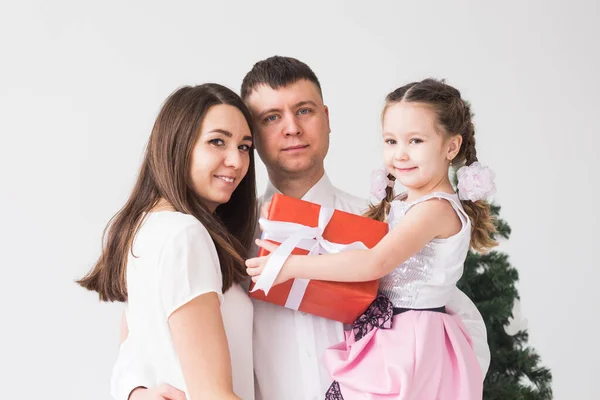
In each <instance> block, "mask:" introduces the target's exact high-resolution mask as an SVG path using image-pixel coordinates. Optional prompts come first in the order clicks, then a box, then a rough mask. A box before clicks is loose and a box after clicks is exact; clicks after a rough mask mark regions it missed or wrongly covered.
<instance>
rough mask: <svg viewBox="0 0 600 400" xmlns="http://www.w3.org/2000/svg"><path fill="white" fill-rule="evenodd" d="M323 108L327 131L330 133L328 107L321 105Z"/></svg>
mask: <svg viewBox="0 0 600 400" xmlns="http://www.w3.org/2000/svg"><path fill="white" fill-rule="evenodd" d="M323 108H324V109H325V118H326V119H327V130H328V131H329V132H327V133H331V125H329V107H327V106H326V105H323Z"/></svg>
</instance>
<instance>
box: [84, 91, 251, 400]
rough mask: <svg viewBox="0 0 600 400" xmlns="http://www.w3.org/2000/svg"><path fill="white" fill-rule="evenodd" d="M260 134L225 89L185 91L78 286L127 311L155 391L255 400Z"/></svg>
mask: <svg viewBox="0 0 600 400" xmlns="http://www.w3.org/2000/svg"><path fill="white" fill-rule="evenodd" d="M251 126H252V124H251V117H250V114H249V112H248V110H247V109H246V107H245V106H244V104H243V102H242V100H241V99H240V98H239V97H238V96H237V95H236V94H235V93H234V92H232V91H231V90H229V89H227V88H225V87H223V86H221V85H217V84H204V85H200V86H195V87H183V88H181V89H179V90H177V91H175V92H174V93H173V94H172V95H171V96H170V97H169V98H168V99H167V100H166V102H165V103H164V105H163V107H162V109H161V111H160V113H159V115H158V117H157V119H156V122H155V124H154V128H153V130H152V134H151V135H150V141H149V143H148V147H147V150H146V154H145V156H144V160H143V163H142V167H141V171H140V174H139V177H138V179H137V182H136V184H135V187H134V189H133V192H132V193H131V196H130V197H129V200H128V201H127V203H126V204H125V206H124V207H123V208H122V209H121V211H119V212H118V213H117V214H116V215H115V216H114V217H113V219H112V220H111V222H110V223H109V225H108V226H107V229H106V231H105V243H104V246H103V249H102V254H101V255H100V258H99V259H98V261H97V263H96V265H95V266H94V267H93V268H92V270H91V271H90V272H89V273H88V275H87V276H86V277H84V278H83V279H81V280H80V281H78V283H79V284H80V285H82V286H83V287H85V288H86V289H89V290H94V291H97V292H98V294H99V296H100V299H101V300H103V301H126V302H127V307H126V313H127V315H126V318H124V319H123V321H124V326H123V327H122V330H123V331H124V332H123V335H122V337H127V339H126V341H125V343H124V346H125V345H126V346H131V347H133V348H136V351H138V353H137V354H140V353H142V354H144V364H145V365H146V366H150V367H151V368H152V371H151V374H150V375H151V376H153V377H154V378H155V381H154V382H150V383H151V384H153V385H154V386H156V385H159V384H162V383H168V384H170V385H172V386H174V387H179V388H183V389H184V390H185V394H186V396H187V399H188V400H196V399H206V398H219V399H239V398H243V399H253V398H254V387H253V385H254V378H253V371H252V303H251V301H250V299H249V298H248V296H247V295H246V293H245V292H244V290H243V289H242V288H241V286H240V282H241V281H242V280H243V279H244V277H245V276H246V275H245V272H244V271H245V267H244V255H245V249H246V248H248V247H249V245H250V243H251V240H252V237H253V233H254V226H255V225H254V224H255V221H256V190H255V174H254V151H253V148H252V132H251V128H250V127H251ZM122 350H123V347H122ZM132 389H133V388H132ZM134 393H135V391H134ZM132 398H133V396H132Z"/></svg>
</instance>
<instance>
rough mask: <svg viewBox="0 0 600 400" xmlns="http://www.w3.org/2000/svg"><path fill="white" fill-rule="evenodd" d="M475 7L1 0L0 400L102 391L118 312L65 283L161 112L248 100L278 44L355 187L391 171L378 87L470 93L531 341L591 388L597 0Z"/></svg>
mask: <svg viewBox="0 0 600 400" xmlns="http://www.w3.org/2000/svg"><path fill="white" fill-rule="evenodd" d="M482 3H483V2H476V1H471V2H464V1H462V2H446V1H444V2H442V1H439V2H432V1H419V2H400V1H380V2H364V1H356V2H340V1H328V2H325V1H323V2H311V1H304V2H293V3H292V2H270V3H267V2H241V1H240V2H239V4H238V3H232V2H217V1H213V2H204V3H203V2H200V1H196V2H192V1H190V2H182V1H171V2H158V1H138V2H127V1H114V0H109V1H103V2H91V1H65V0H62V1H61V0H57V1H52V2H46V1H41V0H40V1H32V0H25V1H19V2H18V3H17V2H14V3H13V2H10V1H8V0H2V2H1V6H0V58H1V61H0V134H1V141H0V177H1V181H0V182H1V185H0V193H1V196H0V212H1V213H2V217H1V218H0V249H1V250H0V267H1V272H2V275H1V278H0V307H1V318H2V319H1V320H2V326H1V328H0V380H1V382H2V385H1V395H0V397H1V398H3V399H12V398H19V399H91V400H96V399H98V400H99V399H108V398H109V393H108V391H109V376H110V370H111V367H112V364H113V361H114V360H115V357H116V353H117V345H118V321H119V314H120V310H121V307H120V306H119V305H116V304H109V305H107V304H100V303H99V302H98V301H97V297H96V296H94V295H93V294H92V293H88V292H86V291H84V290H83V289H81V288H79V287H78V286H76V285H75V284H74V283H73V280H74V279H75V278H77V277H80V276H82V275H83V274H84V273H85V272H86V271H87V270H88V268H89V267H90V266H91V264H92V262H93V261H94V259H95V257H97V255H98V254H99V249H100V239H101V234H102V230H103V228H104V226H105V224H106V222H107V220H108V219H109V218H110V217H111V216H112V215H113V214H114V212H115V211H117V209H118V208H119V207H120V205H122V204H123V202H124V200H125V199H126V197H127V195H128V193H129V190H130V188H131V185H132V182H133V181H134V178H135V176H136V173H137V168H138V166H139V163H140V159H141V154H142V150H143V147H144V145H145V142H146V139H147V137H148V135H149V132H150V128H151V126H152V124H153V121H154V117H155V115H156V113H157V111H158V109H159V106H160V104H161V102H162V101H163V100H164V98H165V97H166V96H167V95H168V94H169V93H170V92H171V91H173V90H174V89H175V88H176V87H178V86H180V85H183V84H196V83H202V82H207V81H216V82H219V83H223V84H225V85H228V86H229V87H231V88H233V89H234V90H236V91H238V90H239V85H240V83H241V80H242V77H243V76H244V74H245V73H246V72H247V71H248V70H249V69H250V68H251V67H252V65H253V63H254V62H256V61H258V60H260V59H263V58H266V57H268V56H271V55H274V54H280V55H289V56H294V57H297V58H299V59H301V60H303V61H305V62H306V63H308V64H309V65H310V66H311V67H312V68H313V69H314V71H315V72H316V73H317V75H318V76H319V78H320V80H321V83H322V86H323V90H324V96H325V101H326V103H327V104H328V105H329V107H330V112H331V123H332V128H333V132H332V144H331V149H330V154H329V156H328V158H327V164H326V167H327V170H328V173H329V175H330V177H331V179H332V181H333V182H334V183H335V184H336V185H338V186H339V187H341V188H343V189H345V190H347V191H349V192H352V193H354V194H357V195H363V196H364V195H366V193H367V191H368V186H369V174H370V170H371V169H372V168H373V167H375V166H377V165H378V164H379V163H380V144H379V140H378V135H379V116H380V111H381V107H382V105H383V98H384V96H385V95H386V94H387V92H389V91H390V90H392V89H394V88H396V87H397V86H400V85H401V84H404V83H406V82H408V81H412V80H417V79H422V78H425V77H429V76H434V77H445V78H447V79H448V82H449V83H450V84H453V85H455V86H457V87H458V88H459V89H461V90H462V92H463V94H464V96H465V97H466V98H467V99H470V100H471V101H472V103H473V108H474V111H475V113H476V120H475V122H476V128H477V136H476V137H477V140H478V149H479V154H480V160H482V162H484V163H486V164H488V165H490V166H492V167H493V168H494V169H495V170H496V172H497V186H498V189H499V192H498V195H497V196H496V201H497V202H498V203H499V204H500V205H501V206H502V217H504V218H505V219H506V220H507V221H508V223H509V224H510V225H511V227H512V228H513V232H514V233H513V236H512V238H511V240H510V241H508V242H507V243H505V244H503V245H502V248H503V250H505V251H506V252H508V253H509V254H510V256H511V260H512V263H513V264H514V265H515V266H516V267H517V268H518V269H519V272H520V276H521V280H520V283H519V288H520V292H521V297H522V308H523V313H524V314H525V316H526V317H527V318H528V319H529V332H530V343H531V344H532V345H533V346H534V347H535V348H536V350H537V351H538V352H539V353H540V355H541V357H542V361H543V364H544V365H546V366H548V367H550V368H551V369H552V372H553V375H554V385H553V386H554V390H555V397H556V398H557V399H561V400H562V399H565V400H566V399H597V398H600V389H598V385H597V380H598V373H599V372H600V369H599V367H598V357H599V356H600V351H599V346H598V342H597V339H593V338H594V336H596V337H597V336H598V334H597V332H596V329H597V328H596V325H597V322H596V316H597V315H598V308H599V306H600V302H599V295H598V293H599V292H600V291H599V290H598V287H597V285H598V281H599V278H600V272H599V267H600V265H599V262H598V260H597V258H596V256H597V249H598V245H597V243H596V242H597V239H598V235H597V231H598V227H599V218H598V211H597V205H596V204H597V202H598V200H597V197H594V195H593V190H595V186H597V185H598V172H600V171H599V168H598V164H597V161H596V160H597V157H596V155H597V153H598V149H599V148H600V140H599V139H598V133H599V132H598V122H597V117H596V116H597V115H598V109H599V108H600V100H599V96H598V93H600V84H599V80H598V71H600V61H599V54H598V53H599V49H600V47H599V46H598V38H600V28H599V27H598V18H599V17H600V6H599V3H598V2H594V1H584V0H578V1H573V0H572V1H569V2H566V1H564V2H563V1H542V0H532V1H527V2H524V1H501V2H487V4H486V5H484V4H482ZM567 3H568V4H567ZM258 175H259V185H260V186H259V189H260V190H262V188H264V186H265V182H266V181H265V179H266V174H265V171H264V168H263V167H262V165H261V166H260V168H259V171H258Z"/></svg>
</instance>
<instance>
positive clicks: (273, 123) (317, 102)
mask: <svg viewBox="0 0 600 400" xmlns="http://www.w3.org/2000/svg"><path fill="white" fill-rule="evenodd" d="M246 104H247V106H248V108H249V109H250V111H251V113H252V116H253V119H254V123H255V127H256V135H255V141H254V143H255V146H256V150H257V151H258V154H259V155H260V158H261V159H262V161H263V162H264V163H265V165H266V167H267V169H268V171H269V174H270V175H272V174H275V175H276V176H281V175H282V174H283V176H290V175H292V176H294V175H295V176H298V175H305V174H306V175H309V174H311V173H315V174H316V173H322V171H323V160H324V159H325V156H326V155H327V150H328V149H329V133H330V132H331V129H330V128H329V110H328V109H327V106H325V105H324V104H323V100H322V99H321V95H320V94H319V90H318V88H317V86H316V85H315V84H314V83H312V82H311V81H309V80H305V79H301V80H299V81H298V82H296V83H293V84H290V85H288V86H285V87H283V88H280V89H278V90H274V89H271V87H269V86H268V85H261V86H258V87H257V88H255V89H254V90H253V91H252V92H251V93H250V95H249V96H248V97H247V98H246Z"/></svg>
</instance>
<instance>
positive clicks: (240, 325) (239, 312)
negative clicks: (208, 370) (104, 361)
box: [112, 211, 254, 399]
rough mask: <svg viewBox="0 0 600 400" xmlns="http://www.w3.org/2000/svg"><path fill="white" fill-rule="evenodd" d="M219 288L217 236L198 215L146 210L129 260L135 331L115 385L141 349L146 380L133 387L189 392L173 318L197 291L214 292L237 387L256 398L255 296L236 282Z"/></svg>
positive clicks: (122, 354) (130, 317) (130, 314)
mask: <svg viewBox="0 0 600 400" xmlns="http://www.w3.org/2000/svg"><path fill="white" fill-rule="evenodd" d="M221 287H222V274H221V270H220V266H219V258H218V256H217V252H216V249H215V246H214V243H213V241H212V239H211V238H210V235H209V234H208V231H207V230H206V228H205V227H204V226H203V225H202V224H201V223H200V222H199V221H198V220H197V219H196V218H194V217H193V216H191V215H187V214H182V213H178V212H172V211H161V212H154V213H149V214H147V216H146V219H145V221H144V223H143V225H142V226H141V227H140V229H139V231H138V233H137V235H136V237H135V240H134V243H133V255H132V254H131V253H130V254H129V258H128V263H127V290H128V302H127V305H126V313H127V323H128V326H129V335H128V337H127V339H126V340H125V342H124V343H123V345H122V346H121V349H120V352H119V359H118V360H117V365H116V366H115V369H114V370H113V377H112V378H113V390H114V389H116V388H115V387H114V383H115V382H118V381H120V380H122V377H120V376H119V374H120V373H124V374H125V375H128V374H129V372H127V371H126V370H127V369H128V368H127V366H126V365H123V363H122V360H121V358H123V359H124V361H125V360H126V362H127V363H132V361H133V360H131V357H132V356H133V355H137V356H143V363H142V364H143V366H144V371H138V372H139V373H141V374H143V375H142V376H143V379H141V380H137V379H136V382H131V383H132V384H133V387H135V386H141V385H143V386H147V387H155V386H158V385H160V384H162V383H168V384H170V385H172V386H174V387H176V388H179V389H181V390H184V391H185V392H186V396H187V398H188V399H190V397H189V393H188V392H187V390H186V385H185V381H184V378H183V373H182V371H181V367H180V365H179V360H178V358H177V353H176V351H175V347H174V345H173V341H172V338H171V333H170V330H169V324H168V318H169V316H170V315H171V314H172V313H173V312H174V311H175V310H177V309H178V308H179V307H181V306H183V305H184V304H186V303H187V302H189V301H190V300H192V299H194V298H195V297H197V296H199V295H201V294H205V293H210V292H215V293H217V294H218V296H219V300H220V302H221V312H222V316H223V323H224V325H225V332H226V335H227V341H228V344H229V351H230V354H231V365H232V377H233V387H234V391H235V393H236V394H237V395H238V396H239V397H241V398H242V399H254V375H253V368H252V321H253V308H252V302H251V301H250V299H249V298H248V296H247V295H246V293H245V291H244V289H243V288H242V287H241V286H240V285H238V284H234V285H233V286H232V287H231V288H230V289H229V290H227V292H225V293H224V294H223V293H222V291H221ZM133 364H137V362H135V363H133ZM131 378H132V379H135V377H134V376H133V377H131ZM131 389H132V387H129V388H128V389H125V388H124V392H127V395H128V394H129V393H128V391H130V390H131ZM115 394H116V393H113V395H115ZM123 395H125V393H123ZM125 398H126V397H125Z"/></svg>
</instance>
